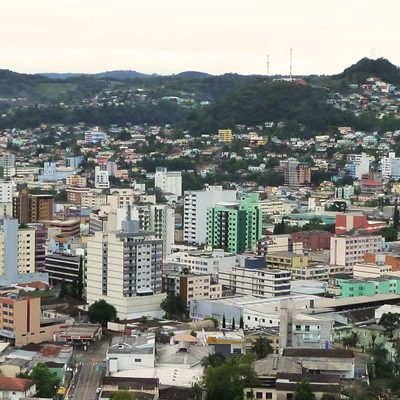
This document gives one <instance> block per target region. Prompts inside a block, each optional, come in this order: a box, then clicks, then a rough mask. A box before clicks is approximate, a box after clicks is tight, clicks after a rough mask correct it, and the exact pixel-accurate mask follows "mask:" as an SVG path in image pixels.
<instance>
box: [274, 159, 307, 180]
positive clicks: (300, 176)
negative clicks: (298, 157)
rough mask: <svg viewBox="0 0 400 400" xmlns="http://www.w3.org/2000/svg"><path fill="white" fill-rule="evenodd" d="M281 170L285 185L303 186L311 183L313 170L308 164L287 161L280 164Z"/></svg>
mask: <svg viewBox="0 0 400 400" xmlns="http://www.w3.org/2000/svg"><path fill="white" fill-rule="evenodd" d="M279 169H280V170H281V171H282V173H283V176H284V179H285V185H289V186H301V185H309V184H310V183H311V169H310V166H309V165H308V164H307V163H301V162H299V161H293V160H285V161H281V162H280V165H279Z"/></svg>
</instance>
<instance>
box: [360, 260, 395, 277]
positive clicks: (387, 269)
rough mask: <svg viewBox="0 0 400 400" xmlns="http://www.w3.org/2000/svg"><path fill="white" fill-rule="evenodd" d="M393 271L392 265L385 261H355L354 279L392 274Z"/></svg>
mask: <svg viewBox="0 0 400 400" xmlns="http://www.w3.org/2000/svg"><path fill="white" fill-rule="evenodd" d="M391 272H392V266H391V265H387V264H383V263H380V264H373V263H355V264H354V267H353V277H354V279H371V278H380V277H381V276H384V275H390V274H391Z"/></svg>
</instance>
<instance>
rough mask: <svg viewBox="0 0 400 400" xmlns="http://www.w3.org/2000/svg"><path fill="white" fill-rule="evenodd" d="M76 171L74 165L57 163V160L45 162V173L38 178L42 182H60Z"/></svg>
mask: <svg viewBox="0 0 400 400" xmlns="http://www.w3.org/2000/svg"><path fill="white" fill-rule="evenodd" d="M74 173H75V169H74V168H73V167H65V166H64V165H57V163H56V162H45V163H44V168H43V174H42V175H39V176H38V180H39V181H41V182H58V181H63V180H65V179H66V178H67V177H69V176H71V175H73V174H74Z"/></svg>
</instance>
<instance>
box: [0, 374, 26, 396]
mask: <svg viewBox="0 0 400 400" xmlns="http://www.w3.org/2000/svg"><path fill="white" fill-rule="evenodd" d="M33 384H34V383H33V381H32V380H30V379H22V378H9V377H7V376H0V390H12V391H13V392H24V391H26V390H28V389H29V388H30V387H31V386H32V385H33Z"/></svg>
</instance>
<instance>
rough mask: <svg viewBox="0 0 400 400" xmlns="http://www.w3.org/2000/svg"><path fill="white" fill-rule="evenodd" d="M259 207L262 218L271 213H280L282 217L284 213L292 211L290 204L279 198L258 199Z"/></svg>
mask: <svg viewBox="0 0 400 400" xmlns="http://www.w3.org/2000/svg"><path fill="white" fill-rule="evenodd" d="M259 207H260V209H261V212H262V215H263V218H264V219H267V218H268V217H270V216H272V215H280V216H282V217H283V216H284V215H287V214H290V213H291V211H292V206H291V205H290V204H288V203H285V202H283V201H281V200H269V199H266V200H260V202H259Z"/></svg>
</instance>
